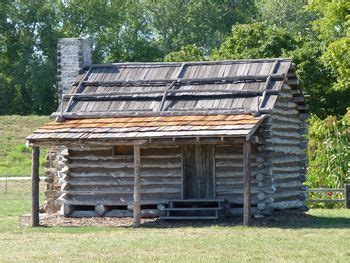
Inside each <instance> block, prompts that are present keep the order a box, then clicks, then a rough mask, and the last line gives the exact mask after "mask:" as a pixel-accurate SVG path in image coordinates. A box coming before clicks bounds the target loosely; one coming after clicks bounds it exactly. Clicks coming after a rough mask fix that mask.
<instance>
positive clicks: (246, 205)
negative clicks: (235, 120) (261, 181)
mask: <svg viewBox="0 0 350 263" xmlns="http://www.w3.org/2000/svg"><path fill="white" fill-rule="evenodd" d="M250 151H251V145H250V142H248V141H247V142H245V143H243V188H244V190H243V191H244V192H243V225H244V226H248V225H249V221H250V205H251V204H250V188H251V169H250Z"/></svg>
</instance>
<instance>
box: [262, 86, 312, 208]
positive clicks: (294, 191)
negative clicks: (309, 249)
mask: <svg viewBox="0 0 350 263" xmlns="http://www.w3.org/2000/svg"><path fill="white" fill-rule="evenodd" d="M266 128H267V133H268V136H267V138H266V139H265V142H266V150H268V151H269V154H270V158H271V169H272V178H273V181H274V185H275V188H276V192H275V193H274V195H273V199H274V202H273V204H272V206H273V208H274V209H289V208H299V209H304V208H305V206H304V201H305V199H306V193H305V190H306V189H305V186H304V185H303V183H304V182H305V180H306V177H305V174H306V136H305V129H306V122H305V120H304V119H302V118H301V117H300V112H299V110H298V105H297V104H296V103H294V102H293V94H292V89H291V88H290V86H288V85H287V84H285V85H284V86H283V88H282V91H281V92H280V95H279V96H278V99H277V101H276V104H275V107H274V108H273V110H272V114H271V116H270V117H269V119H268V121H267V123H266Z"/></svg>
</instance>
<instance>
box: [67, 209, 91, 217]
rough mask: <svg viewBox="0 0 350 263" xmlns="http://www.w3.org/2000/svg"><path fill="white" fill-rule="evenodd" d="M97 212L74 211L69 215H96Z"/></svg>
mask: <svg viewBox="0 0 350 263" xmlns="http://www.w3.org/2000/svg"><path fill="white" fill-rule="evenodd" d="M96 216H98V214H97V213H96V212H95V211H79V210H78V211H74V212H73V213H71V214H70V215H69V217H96Z"/></svg>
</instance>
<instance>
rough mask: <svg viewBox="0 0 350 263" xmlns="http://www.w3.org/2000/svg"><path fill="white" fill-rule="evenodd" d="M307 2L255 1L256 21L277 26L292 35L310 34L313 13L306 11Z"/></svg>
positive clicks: (292, 0)
mask: <svg viewBox="0 0 350 263" xmlns="http://www.w3.org/2000/svg"><path fill="white" fill-rule="evenodd" d="M306 5H307V0H304V1H295V0H256V7H257V21H259V22H265V23H267V24H268V25H269V26H277V27H279V28H283V29H285V30H288V31H289V32H290V33H292V34H294V35H299V36H304V35H305V34H311V33H312V23H311V22H312V21H313V20H314V19H315V17H316V15H315V12H314V11H312V10H308V9H306V8H305V7H306Z"/></svg>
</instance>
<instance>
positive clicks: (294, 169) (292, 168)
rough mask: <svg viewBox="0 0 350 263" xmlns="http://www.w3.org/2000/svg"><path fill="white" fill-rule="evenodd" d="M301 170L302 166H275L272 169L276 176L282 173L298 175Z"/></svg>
mask: <svg viewBox="0 0 350 263" xmlns="http://www.w3.org/2000/svg"><path fill="white" fill-rule="evenodd" d="M300 170H301V169H300V166H289V167H288V166H286V167H277V166H273V167H272V171H273V173H274V174H275V173H276V174H278V173H280V172H291V173H296V172H299V171H300Z"/></svg>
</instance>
